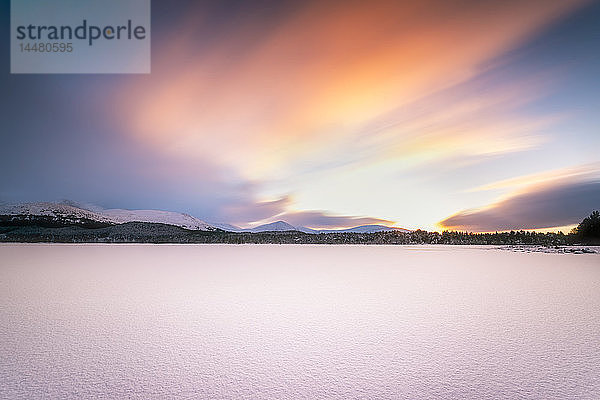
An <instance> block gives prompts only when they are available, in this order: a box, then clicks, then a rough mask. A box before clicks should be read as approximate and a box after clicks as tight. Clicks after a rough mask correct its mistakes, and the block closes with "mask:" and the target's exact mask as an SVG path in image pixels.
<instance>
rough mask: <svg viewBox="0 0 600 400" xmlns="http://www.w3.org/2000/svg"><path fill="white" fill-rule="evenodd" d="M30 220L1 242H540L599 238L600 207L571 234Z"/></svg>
mask: <svg viewBox="0 0 600 400" xmlns="http://www.w3.org/2000/svg"><path fill="white" fill-rule="evenodd" d="M45 222H47V221H42V223H41V226H40V225H35V224H34V223H32V221H29V224H28V225H23V224H18V225H12V223H11V222H9V221H0V242H28V243H35V242H50V243H229V244H246V243H247V244H374V245H377V244H382V245H383V244H390V245H393V244H452V245H540V246H565V245H573V244H600V213H598V212H597V211H594V212H593V213H592V214H591V215H590V216H589V217H587V218H585V219H584V220H583V221H582V222H581V224H579V226H578V227H577V228H576V229H574V230H573V231H571V232H570V233H569V234H563V233H562V232H558V233H539V232H530V231H511V232H496V233H470V232H455V231H445V232H442V233H439V232H427V231H422V230H416V231H412V232H398V231H392V232H377V233H320V234H309V233H303V232H298V231H287V232H261V233H249V232H242V233H234V232H226V231H221V230H214V231H191V230H187V229H183V228H180V227H177V226H172V225H165V224H155V223H144V222H130V223H126V224H119V225H111V226H105V227H90V226H89V225H87V226H62V227H56V226H53V225H50V226H49V225H48V224H47V223H45Z"/></svg>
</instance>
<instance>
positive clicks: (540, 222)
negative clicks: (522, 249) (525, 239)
mask: <svg viewBox="0 0 600 400" xmlns="http://www.w3.org/2000/svg"><path fill="white" fill-rule="evenodd" d="M597 209H600V177H596V178H595V179H591V180H565V179H560V180H556V181H553V182H551V183H544V184H541V185H535V186H530V187H528V188H526V190H524V191H522V192H520V193H517V194H514V195H512V196H510V197H508V198H506V199H504V200H502V201H499V202H498V203H495V204H492V205H490V206H488V207H485V208H482V209H473V210H465V211H461V212H459V213H457V214H455V215H453V216H451V217H449V218H446V219H445V220H443V221H441V222H439V225H440V226H442V227H443V228H445V229H451V230H466V231H474V232H490V231H503V230H518V229H545V228H554V227H561V226H566V225H573V224H577V223H579V222H580V221H581V220H582V219H583V218H584V217H586V216H587V215H589V213H590V212H591V211H593V210H597Z"/></svg>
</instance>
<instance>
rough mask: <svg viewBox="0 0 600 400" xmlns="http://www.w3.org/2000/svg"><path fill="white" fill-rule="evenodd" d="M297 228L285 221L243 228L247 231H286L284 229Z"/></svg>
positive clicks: (295, 229)
mask: <svg viewBox="0 0 600 400" xmlns="http://www.w3.org/2000/svg"><path fill="white" fill-rule="evenodd" d="M297 230H298V229H297V228H296V227H294V226H292V225H290V224H288V223H287V222H285V221H277V222H271V223H269V224H264V225H260V226H256V227H254V228H250V229H245V231H247V232H254V233H256V232H286V231H297Z"/></svg>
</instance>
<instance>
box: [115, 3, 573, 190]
mask: <svg viewBox="0 0 600 400" xmlns="http://www.w3.org/2000/svg"><path fill="white" fill-rule="evenodd" d="M581 3H583V1H571V2H565V1H559V0H544V1H541V0H539V1H528V2H522V1H505V2H479V1H473V2H466V3H465V4H463V5H462V6H461V7H459V6H458V5H457V4H456V3H455V2H448V1H423V2H418V3H415V2H398V1H378V2H368V3H366V2H361V1H344V2H316V1H312V2H311V1H309V2H305V3H304V4H303V5H302V6H299V7H298V8H296V9H294V10H292V11H290V12H289V13H287V14H284V15H280V16H278V19H277V20H276V21H269V24H265V21H263V20H261V18H260V17H256V16H253V15H255V14H248V17H247V18H243V19H242V21H237V25H236V26H230V25H227V24H225V26H224V28H223V31H222V32H219V34H218V35H215V36H216V38H215V39H206V40H208V41H209V42H208V43H207V42H205V41H204V40H205V39H202V38H200V39H198V38H197V37H193V36H192V35H188V34H186V33H185V32H186V31H185V30H184V31H183V32H184V33H182V35H181V37H178V36H173V37H172V38H171V39H170V40H169V41H168V42H167V43H166V45H165V47H164V48H160V49H159V50H158V52H155V53H154V54H153V60H154V65H153V75H152V77H151V79H149V80H140V81H139V83H138V84H135V85H133V86H132V87H126V88H125V89H124V90H123V93H122V95H121V96H120V97H121V98H122V99H123V100H124V102H126V104H129V105H130V106H128V107H125V108H124V110H125V112H126V113H127V114H126V115H125V120H126V123H127V124H128V125H129V126H130V128H131V130H132V132H133V133H134V134H135V135H136V136H137V137H138V138H139V139H140V140H143V141H144V142H146V143H150V144H152V145H154V146H158V147H160V148H162V149H164V151H165V152H169V153H172V154H175V155H177V156H184V157H192V158H194V157H202V158H210V159H212V160H214V161H216V162H219V163H223V164H227V165H230V166H235V167H237V168H238V169H239V170H241V171H243V173H245V174H246V175H248V177H250V178H253V179H257V178H261V177H264V176H266V175H269V174H272V173H273V171H277V170H278V168H281V166H283V165H285V164H286V163H288V162H289V161H290V160H294V159H299V158H302V157H304V156H306V155H307V154H311V153H312V152H314V151H315V149H317V150H318V149H319V148H321V147H323V146H327V145H328V144H330V143H331V142H335V141H339V140H344V138H346V137H348V135H349V132H353V131H354V130H356V129H357V128H360V127H361V126H362V125H364V124H367V123H369V121H371V120H373V119H376V118H378V117H379V116H380V115H382V114H385V113H386V112H388V111H390V110H392V109H395V108H398V107H400V106H402V105H405V104H408V103H410V102H413V101H415V100H417V99H419V98H423V97H424V96H426V95H429V94H431V93H433V92H435V91H439V90H440V89H442V88H446V87H449V86H451V85H453V84H456V83H459V82H464V81H466V80H468V79H470V78H472V77H474V76H475V75H476V74H477V73H478V72H479V71H480V70H481V68H482V66H483V65H484V63H486V62H489V61H490V60H492V59H493V58H494V57H497V56H498V55H500V54H502V53H503V52H505V51H506V50H508V49H510V48H512V47H514V46H515V45H516V44H518V43H519V42H521V41H523V40H524V39H525V38H526V37H528V36H530V35H532V34H533V33H535V32H536V31H537V30H539V29H541V27H542V26H544V25H545V24H548V23H549V22H551V21H553V20H555V19H556V18H558V17H559V16H561V15H563V14H565V13H567V12H569V11H570V10H571V9H573V8H575V7H577V6H578V5H580V4H581ZM205 19H207V18H205ZM196 23H198V22H197V21H195V20H190V21H189V24H190V26H191V25H193V24H196ZM199 23H200V24H202V23H203V21H200V22H199ZM262 25H267V26H266V27H264V26H262ZM187 29H188V30H191V29H192V28H191V27H189V28H187ZM192 37H193V38H192ZM199 41H200V42H201V43H202V45H201V46H199V45H198V42H199ZM131 105H132V106H131ZM474 129H477V127H474ZM417 133H418V132H417ZM454 134H455V132H452V131H449V132H446V133H442V134H440V135H438V137H435V138H434V139H435V140H442V143H443V141H444V137H449V136H451V135H454ZM492 135H493V134H492ZM427 140H428V139H427V138H425V141H427ZM418 142H419V141H417V143H415V144H414V146H415V148H413V149H411V150H412V151H415V152H417V151H418V150H419V147H420V146H422V144H419V143H418ZM468 142H469V140H468V138H467V140H465V141H464V142H463V144H461V143H458V145H459V146H461V145H468ZM425 145H427V143H425Z"/></svg>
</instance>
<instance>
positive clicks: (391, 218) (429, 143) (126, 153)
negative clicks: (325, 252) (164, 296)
mask: <svg viewBox="0 0 600 400" xmlns="http://www.w3.org/2000/svg"><path fill="white" fill-rule="evenodd" d="M1 4H2V5H1V6H0V7H1V8H0V18H1V22H2V23H1V24H0V27H1V28H0V29H1V30H2V35H1V39H0V47H1V49H0V50H1V57H2V63H1V65H0V67H1V69H0V85H1V86H0V87H1V88H2V91H1V92H0V121H1V124H2V125H1V130H0V143H2V146H1V147H0V149H1V150H0V151H1V157H0V201H1V202H7V203H14V202H27V201H58V200H61V199H69V200H72V201H77V202H81V203H90V204H95V205H98V206H101V207H105V208H126V209H161V210H170V211H178V212H185V213H188V214H191V215H194V216H196V217H198V218H201V219H203V220H206V221H208V222H223V223H231V224H235V225H238V226H241V227H250V226H255V225H258V224H262V223H267V222H272V221H277V220H285V221H287V222H289V223H291V224H293V225H295V226H307V227H311V228H342V227H350V226H356V225H362V224H371V223H378V224H386V225H393V226H398V227H404V228H410V229H417V228H421V229H427V230H444V229H454V230H469V231H476V232H481V231H495V230H511V229H538V230H558V229H563V230H568V229H570V228H571V227H572V226H573V225H574V224H577V223H578V222H579V221H581V219H583V218H584V217H585V216H587V215H589V214H590V213H591V211H592V210H594V209H600V151H599V150H598V149H599V148H600V115H599V113H598V111H599V110H600V74H599V71H600V51H599V49H600V24H598V21H600V2H598V1H579V0H569V1H566V0H563V1H556V0H527V1H523V0H519V1H517V0H504V1H492V0H488V1H476V0H436V1H433V0H423V1H419V2H414V1H369V2H364V1H352V0H350V1H348V0H346V1H316V0H306V1H284V0H280V1H266V0H263V1H260V0H259V1H253V2H248V1H241V0H240V1H232V0H223V1H182V0H170V1H158V0H153V1H152V28H151V30H152V72H151V73H150V74H140V75H127V74H121V75H120V74H112V75H109V74H107V75H100V74H98V75H78V74H64V75H43V74H39V75H38V74H35V75H21V74H17V75H11V74H10V73H9V70H10V58H9V57H10V56H9V51H10V48H9V47H10V45H9V25H10V24H9V22H10V12H9V5H8V1H3V2H2V3H1Z"/></svg>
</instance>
